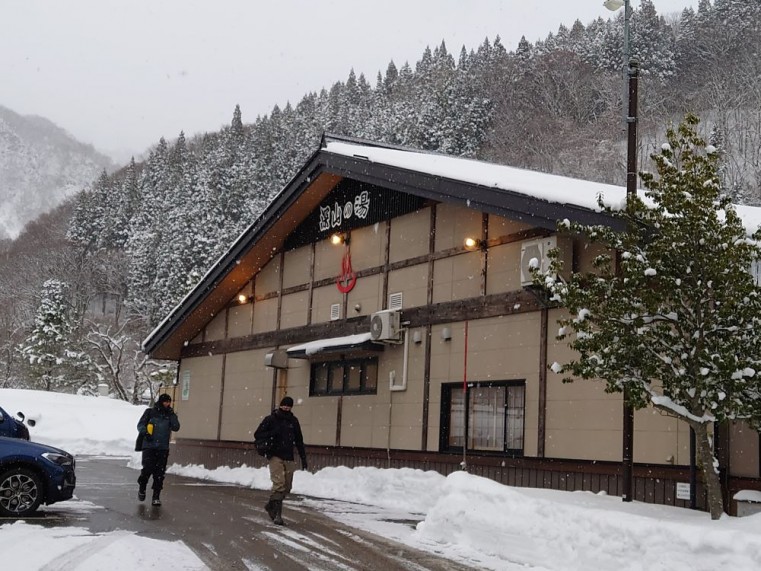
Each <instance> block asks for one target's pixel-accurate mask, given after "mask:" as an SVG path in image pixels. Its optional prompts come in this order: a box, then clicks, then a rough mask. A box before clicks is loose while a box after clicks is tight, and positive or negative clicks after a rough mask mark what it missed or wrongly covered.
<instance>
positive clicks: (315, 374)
mask: <svg viewBox="0 0 761 571" xmlns="http://www.w3.org/2000/svg"><path fill="white" fill-rule="evenodd" d="M312 384H313V391H314V392H315V393H320V394H324V393H327V392H328V364H327V363H319V364H318V365H315V366H313V367H312Z"/></svg>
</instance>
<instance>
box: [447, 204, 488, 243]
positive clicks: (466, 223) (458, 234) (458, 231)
mask: <svg viewBox="0 0 761 571" xmlns="http://www.w3.org/2000/svg"><path fill="white" fill-rule="evenodd" d="M482 227H483V216H482V214H481V213H480V212H475V211H473V210H471V209H470V208H465V207H463V206H457V205H453V204H443V203H442V204H438V205H437V206H436V251H437V252H440V251H441V250H447V249H449V248H462V247H463V244H464V242H465V238H467V237H471V238H482V237H483V229H482Z"/></svg>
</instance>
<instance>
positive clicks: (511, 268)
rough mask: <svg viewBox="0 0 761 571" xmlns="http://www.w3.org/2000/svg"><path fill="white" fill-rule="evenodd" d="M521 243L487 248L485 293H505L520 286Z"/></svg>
mask: <svg viewBox="0 0 761 571" xmlns="http://www.w3.org/2000/svg"><path fill="white" fill-rule="evenodd" d="M520 267H521V243H520V242H512V243H509V244H501V245H499V246H494V247H492V248H489V251H488V254H487V258H486V293H487V294H495V293H505V292H508V291H515V290H517V289H520V287H521V274H520V271H519V270H520Z"/></svg>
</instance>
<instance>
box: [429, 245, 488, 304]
mask: <svg viewBox="0 0 761 571" xmlns="http://www.w3.org/2000/svg"><path fill="white" fill-rule="evenodd" d="M481 255H482V254H481V252H468V253H467V254H461V255H459V256H453V257H450V258H444V259H441V260H436V261H435V262H434V264H433V303H441V302H445V301H454V300H456V299H467V298H469V297H478V296H479V295H480V294H481Z"/></svg>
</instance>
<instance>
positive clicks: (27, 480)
mask: <svg viewBox="0 0 761 571" xmlns="http://www.w3.org/2000/svg"><path fill="white" fill-rule="evenodd" d="M42 495H43V488H42V482H41V481H40V477H39V476H38V475H37V474H35V473H34V472H32V471H31V470H28V469H26V468H12V469H10V470H8V471H6V472H3V473H2V474H0V514H1V515H4V516H8V517H24V516H27V515H29V514H31V513H33V512H34V511H35V510H36V509H37V508H38V507H39V506H40V503H41V502H42Z"/></svg>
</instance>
